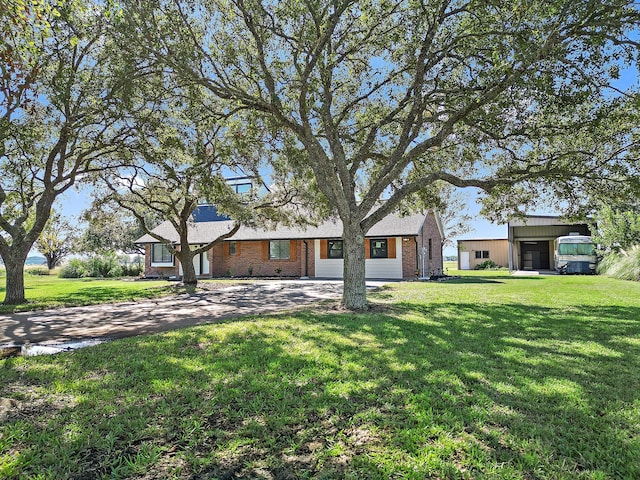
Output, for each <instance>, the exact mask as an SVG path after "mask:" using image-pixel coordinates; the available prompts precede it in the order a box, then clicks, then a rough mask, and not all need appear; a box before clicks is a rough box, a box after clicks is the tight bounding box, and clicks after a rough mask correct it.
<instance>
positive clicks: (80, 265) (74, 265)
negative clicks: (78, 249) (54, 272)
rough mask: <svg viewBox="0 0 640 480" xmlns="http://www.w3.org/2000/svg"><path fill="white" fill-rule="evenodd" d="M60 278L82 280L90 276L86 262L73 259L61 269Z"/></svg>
mask: <svg viewBox="0 0 640 480" xmlns="http://www.w3.org/2000/svg"><path fill="white" fill-rule="evenodd" d="M58 276H59V277H60V278H82V277H88V276H89V269H88V268H87V262H86V260H82V259H80V258H72V259H71V260H69V261H68V262H67V264H66V265H64V266H63V267H62V268H61V269H60V273H59V274H58Z"/></svg>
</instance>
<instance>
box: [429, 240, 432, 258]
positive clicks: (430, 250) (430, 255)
mask: <svg viewBox="0 0 640 480" xmlns="http://www.w3.org/2000/svg"><path fill="white" fill-rule="evenodd" d="M432 259H433V240H432V239H431V238H430V239H429V260H432Z"/></svg>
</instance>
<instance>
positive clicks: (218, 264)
mask: <svg viewBox="0 0 640 480" xmlns="http://www.w3.org/2000/svg"><path fill="white" fill-rule="evenodd" d="M232 225H233V222H232V221H230V220H228V219H224V218H221V219H218V220H216V221H196V222H194V224H193V228H192V230H191V231H190V235H189V237H190V238H189V242H190V243H191V244H193V245H201V244H205V243H208V242H209V241H210V240H211V239H214V238H217V237H218V236H220V235H221V234H223V233H225V232H228V231H229V230H230V229H231V226H232ZM154 232H155V233H158V234H160V235H162V236H163V237H164V238H168V239H171V240H173V241H175V242H176V243H177V241H178V236H177V234H176V232H175V230H174V229H173V227H172V226H171V224H170V223H169V222H164V223H162V224H160V225H159V226H158V227H156V229H154ZM341 236H342V225H341V223H340V221H339V220H333V221H327V222H324V223H322V224H321V225H318V226H317V227H303V228H301V227H279V228H277V229H275V230H269V229H253V228H247V227H242V228H240V230H238V232H236V234H235V235H234V236H233V237H230V238H228V239H227V240H225V241H223V242H221V243H219V244H216V245H214V246H213V247H212V248H211V249H210V250H209V251H208V252H206V253H203V254H200V255H199V256H197V257H196V258H194V264H195V268H196V274H197V275H198V276H199V277H200V278H209V277H224V276H235V277H247V276H248V277H273V276H283V277H312V278H342V275H343V259H342V258H343V257H342V253H343V249H342V239H341ZM442 237H443V230H442V223H441V222H440V219H439V218H438V216H437V215H435V214H434V213H433V212H429V213H428V214H427V215H424V214H415V215H410V216H406V217H400V216H398V215H394V214H392V215H389V216H387V217H385V218H384V219H383V220H381V221H380V222H378V223H377V224H376V225H375V226H374V227H373V228H372V229H371V230H370V231H369V232H368V233H367V237H366V239H365V256H366V260H365V262H366V263H365V268H366V277H367V278H384V279H387V278H388V279H403V278H404V279H412V278H416V277H417V276H425V275H426V276H428V275H432V274H437V273H441V272H442V247H441V245H442ZM136 243H138V244H144V245H145V274H146V275H148V276H160V277H169V276H177V277H179V276H181V273H182V272H181V267H180V265H179V262H178V261H177V259H175V258H174V257H173V255H171V254H170V253H169V251H168V250H167V249H166V247H165V246H164V245H162V244H161V243H158V241H157V240H156V239H154V238H153V237H151V236H150V235H144V236H143V237H141V238H139V239H138V240H137V241H136ZM423 257H424V258H423ZM423 269H424V272H423Z"/></svg>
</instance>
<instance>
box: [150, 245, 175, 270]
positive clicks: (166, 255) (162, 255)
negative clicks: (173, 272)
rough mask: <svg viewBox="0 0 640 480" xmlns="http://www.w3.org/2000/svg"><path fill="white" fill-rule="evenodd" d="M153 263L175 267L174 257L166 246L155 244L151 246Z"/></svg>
mask: <svg viewBox="0 0 640 480" xmlns="http://www.w3.org/2000/svg"><path fill="white" fill-rule="evenodd" d="M151 263H152V264H153V263H168V264H171V265H173V255H172V254H171V252H170V251H169V249H168V248H167V247H166V246H165V245H163V244H161V243H154V244H153V245H151Z"/></svg>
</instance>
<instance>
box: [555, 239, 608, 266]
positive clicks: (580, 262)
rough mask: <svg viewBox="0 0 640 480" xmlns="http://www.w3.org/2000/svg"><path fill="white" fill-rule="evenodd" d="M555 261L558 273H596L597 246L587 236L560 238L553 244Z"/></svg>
mask: <svg viewBox="0 0 640 480" xmlns="http://www.w3.org/2000/svg"><path fill="white" fill-rule="evenodd" d="M553 244H554V245H553V246H554V248H553V250H554V251H553V260H554V266H555V269H556V271H557V272H558V273H561V274H564V273H587V274H594V273H596V265H597V263H598V258H597V257H596V246H595V244H594V243H593V240H592V239H591V237H589V236H586V235H568V236H564V237H558V238H556V239H555V240H554V242H553Z"/></svg>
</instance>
